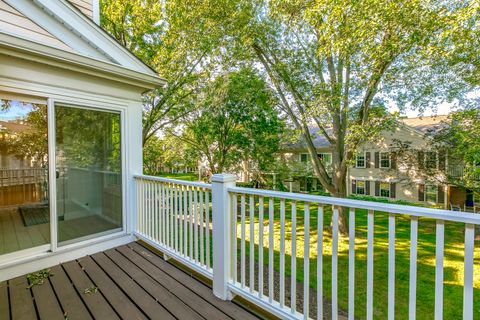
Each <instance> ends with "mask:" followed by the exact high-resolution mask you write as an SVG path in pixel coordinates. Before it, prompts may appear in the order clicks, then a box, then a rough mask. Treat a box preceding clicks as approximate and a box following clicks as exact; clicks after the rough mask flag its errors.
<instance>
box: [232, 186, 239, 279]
mask: <svg viewBox="0 0 480 320" xmlns="http://www.w3.org/2000/svg"><path fill="white" fill-rule="evenodd" d="M232 197H233V198H232V201H233V205H232V211H233V217H232V251H233V252H232V260H233V263H232V278H233V282H234V283H236V282H238V275H237V267H238V252H237V250H238V249H237V219H238V217H237V216H238V198H237V194H236V193H234V194H233V195H232Z"/></svg>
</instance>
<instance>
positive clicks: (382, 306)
mask: <svg viewBox="0 0 480 320" xmlns="http://www.w3.org/2000/svg"><path fill="white" fill-rule="evenodd" d="M290 209H291V207H290V206H289V203H288V202H287V204H286V214H285V237H284V240H285V254H286V259H285V261H286V264H285V267H286V273H287V275H290V274H291V270H290V265H291V263H290V261H291V255H290V254H291V252H292V246H293V245H294V243H295V247H296V255H295V256H296V259H297V274H296V278H297V280H298V281H302V280H303V258H304V256H305V252H304V219H303V206H302V205H300V204H297V228H296V236H295V241H292V232H291V229H292V223H291V211H290ZM264 212H265V213H264V223H263V248H264V263H265V264H268V248H269V221H268V207H267V205H266V207H265V210H264ZM238 213H240V208H239V210H238ZM255 213H256V215H255V218H254V224H253V226H254V241H253V242H254V243H255V247H256V248H255V259H257V260H258V245H259V244H260V239H259V228H260V225H259V222H258V206H257V207H256V209H255ZM274 213H275V216H274V227H273V234H274V244H273V248H274V250H275V265H274V266H275V269H276V270H279V251H280V238H281V237H280V214H279V204H278V203H275V210H274ZM317 219H318V217H317V208H311V210H310V230H309V231H310V245H309V248H310V249H309V258H310V285H311V287H314V288H315V287H316V274H315V272H313V271H314V270H316V265H317V243H318V241H317V240H318V235H317ZM330 219H331V209H330V208H327V207H325V209H324V229H323V262H324V288H323V291H324V295H325V296H326V297H328V296H329V294H330V290H331V255H332V238H331V231H330ZM240 222H241V217H240V214H239V215H238V219H237V230H236V233H237V237H238V239H241V225H240ZM418 230H419V232H418V260H417V316H418V318H419V319H429V318H432V317H433V310H434V301H435V264H436V262H435V248H436V243H435V239H436V234H435V232H436V231H435V230H436V225H435V221H434V220H431V219H420V220H419V229H418ZM355 231H356V239H355V281H356V283H355V290H356V298H355V305H356V316H358V317H361V318H362V317H364V316H365V306H366V265H367V264H366V259H367V214H366V211H364V210H357V211H356V230H355ZM374 238H375V241H374V309H375V315H374V316H375V318H378V319H383V318H385V317H386V316H387V310H386V309H387V303H386V301H387V290H388V282H387V281H388V272H387V270H388V214H386V213H384V212H376V213H375V233H374ZM245 239H246V241H247V243H248V242H249V241H250V219H249V212H248V205H247V208H246V214H245ZM463 242H464V225H462V224H457V223H448V222H447V223H445V257H444V317H445V319H460V318H461V314H462V312H461V311H462V303H463V279H464V268H463V264H464V260H463V259H464V244H463ZM477 243H478V242H477ZM248 248H249V247H248ZM338 251H339V257H338V282H339V301H340V307H341V308H342V309H343V310H346V309H347V306H348V300H347V296H348V294H347V292H348V238H342V237H341V238H340V240H339V244H338ZM246 255H247V256H248V255H249V250H248V249H247V250H246ZM395 256H396V272H395V277H396V318H399V319H402V318H406V317H407V316H408V312H406V311H407V310H408V292H409V268H410V219H409V217H406V216H397V218H396V240H395ZM474 262H475V263H474V288H475V292H474V297H475V298H476V297H477V296H478V293H479V291H478V290H479V289H480V263H479V262H480V245H477V246H476V248H475V252H474ZM474 304H475V309H474V314H475V317H480V301H479V299H475V301H474Z"/></svg>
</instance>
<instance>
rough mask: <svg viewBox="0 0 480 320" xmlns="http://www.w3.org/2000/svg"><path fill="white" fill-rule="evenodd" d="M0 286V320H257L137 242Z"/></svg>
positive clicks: (6, 282)
mask: <svg viewBox="0 0 480 320" xmlns="http://www.w3.org/2000/svg"><path fill="white" fill-rule="evenodd" d="M28 286H29V281H28V280H27V276H21V277H18V278H14V279H11V280H8V281H4V282H0V319H25V320H31V319H45V320H47V319H48V320H55V319H61V320H65V319H68V320H75V319H79V320H85V319H102V320H103V319H109V320H110V319H129V320H130V319H132V320H134V319H239V320H240V319H241V320H249V319H258V318H257V317H256V316H254V315H253V314H251V313H250V312H248V311H246V310H245V309H244V308H242V307H241V306H239V305H237V304H235V303H234V302H227V301H222V300H220V299H218V298H216V297H215V296H214V295H213V293H212V290H211V289H210V288H209V287H208V286H206V285H205V284H204V283H202V282H200V281H198V280H196V279H194V278H193V277H192V276H191V275H190V274H187V273H185V272H184V271H182V270H181V269H179V268H177V267H176V266H174V265H173V264H171V263H168V262H166V261H164V260H163V259H162V258H160V257H159V256H158V255H156V254H155V253H153V252H151V251H149V250H148V249H146V248H145V247H143V246H141V245H140V244H138V243H130V244H128V245H125V246H121V247H118V248H115V249H111V250H108V251H105V252H101V253H97V254H94V255H91V256H87V257H84V258H81V259H78V260H75V261H69V262H66V263H63V264H61V265H57V266H55V267H53V268H51V269H50V277H48V278H47V279H46V281H45V282H44V283H43V284H41V285H35V286H32V287H31V288H27V287H28Z"/></svg>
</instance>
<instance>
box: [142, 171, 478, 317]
mask: <svg viewBox="0 0 480 320" xmlns="http://www.w3.org/2000/svg"><path fill="white" fill-rule="evenodd" d="M136 183H137V210H138V220H137V228H136V230H137V231H136V234H137V236H138V237H139V238H140V239H143V240H145V241H147V242H148V243H149V244H151V245H153V246H155V247H157V248H158V249H160V250H161V251H163V252H164V253H165V254H166V255H167V256H171V257H174V258H176V259H178V260H179V261H180V262H183V263H184V264H186V265H187V266H189V267H190V268H193V269H194V270H196V271H198V272H200V273H202V274H203V275H205V276H206V277H208V278H210V279H212V280H213V291H214V293H215V295H216V296H218V297H220V298H222V299H230V298H232V296H233V295H239V296H241V297H243V298H245V299H247V300H249V301H250V302H252V303H254V304H256V305H257V306H259V307H261V308H263V309H265V310H267V311H269V312H271V313H273V314H275V315H276V316H279V317H280V318H284V319H308V318H317V319H323V318H324V315H325V314H326V312H327V310H324V309H325V308H324V306H325V305H326V304H325V302H326V301H327V300H328V306H329V310H328V314H331V317H332V319H337V318H338V314H339V312H340V309H339V291H340V287H339V281H344V280H345V279H343V278H340V279H339V274H342V275H343V274H346V275H348V282H347V284H348V290H347V296H348V298H347V300H348V304H347V306H346V307H344V310H343V311H344V312H345V313H347V314H348V318H349V319H354V318H355V316H356V311H358V306H357V304H356V303H355V301H356V300H355V299H356V296H357V295H358V294H359V292H357V291H356V284H357V282H356V281H357V279H356V278H355V277H356V275H357V274H358V273H356V266H357V265H358V260H356V250H363V249H362V248H361V246H360V244H359V241H357V242H356V240H358V239H356V237H357V236H358V235H357V233H358V232H359V227H356V222H357V221H359V220H358V219H359V215H360V214H362V215H363V214H365V215H366V230H365V233H366V244H365V245H366V249H365V251H366V282H365V288H362V290H361V291H362V293H361V294H363V291H365V296H366V302H365V306H364V307H365V310H360V311H361V312H362V314H365V316H366V318H367V319H373V317H374V294H375V293H376V290H377V288H376V287H375V286H374V261H375V256H374V254H375V252H374V248H375V241H376V240H377V239H376V238H375V219H379V217H380V216H381V215H382V216H385V217H386V219H387V222H388V227H387V228H386V230H381V231H379V232H385V233H387V236H386V237H387V238H388V246H387V249H386V250H387V251H388V253H387V254H388V259H387V261H388V263H387V270H384V271H385V272H387V283H388V285H387V291H388V292H387V297H388V299H387V300H388V302H387V301H385V302H383V301H382V302H381V303H385V304H387V306H386V308H387V314H388V319H394V317H395V310H396V301H397V299H399V296H398V294H397V293H396V284H397V285H398V280H399V279H397V274H396V267H398V265H397V264H396V259H398V257H397V256H396V253H395V251H396V244H397V240H398V239H397V238H396V227H397V226H398V225H399V223H400V220H401V221H402V223H403V221H404V220H405V219H408V224H407V227H408V228H409V242H408V243H409V247H408V248H407V250H408V251H407V252H408V261H409V262H408V264H409V266H408V267H409V268H408V280H406V279H405V280H404V281H408V310H400V311H401V312H402V314H403V315H405V314H406V313H408V318H409V319H415V317H416V314H417V287H418V283H417V267H418V266H417V262H418V254H419V251H418V246H419V220H420V219H425V220H428V221H431V222H432V225H433V226H434V227H435V248H434V259H435V267H434V268H435V272H434V273H435V276H434V278H435V279H434V280H433V279H432V281H434V283H435V285H434V295H435V298H434V300H435V301H434V306H433V310H431V311H432V314H434V316H435V319H442V318H443V316H444V258H445V225H446V223H455V224H460V225H462V228H461V229H460V230H462V232H463V245H464V251H463V306H462V310H461V311H460V310H459V313H463V318H464V319H473V312H474V309H473V292H474V291H473V290H474V283H473V282H474V278H473V274H474V272H473V270H474V269H473V268H474V240H475V226H476V225H479V224H480V216H478V215H475V214H469V213H462V212H452V211H446V210H436V209H428V208H421V207H412V206H402V205H393V204H385V203H376V202H367V201H359V200H350V199H339V198H333V197H321V196H309V195H303V194H295V193H285V192H276V191H268V190H258V189H248V188H239V187H236V186H235V177H234V176H232V175H214V176H213V179H212V185H208V184H203V183H191V182H184V181H175V180H169V179H162V178H155V177H148V176H137V177H136ZM210 192H211V195H210ZM210 199H212V203H210ZM330 208H331V211H330ZM342 208H343V209H342ZM342 210H343V212H345V213H346V216H347V217H348V239H347V240H346V241H348V258H347V260H348V262H347V263H346V266H345V268H347V269H348V271H347V270H343V269H340V267H339V258H340V253H339V243H340V234H339V228H340V226H341V225H340V215H341V212H342ZM330 212H331V213H330ZM380 214H381V215H380ZM327 215H328V217H327ZM330 215H331V219H330ZM327 218H328V219H327ZM210 219H211V220H210ZM210 221H211V222H210ZM325 221H331V231H330V230H329V227H330V225H326V224H327V223H328V222H327V223H326V222H325ZM422 221H423V220H422ZM211 226H213V228H211ZM402 228H403V227H402ZM192 229H193V230H192ZM327 229H328V230H327ZM328 232H331V237H329V238H328V239H325V237H324V234H326V233H328ZM377 237H378V233H377ZM210 240H212V241H211V242H210ZM327 240H328V241H327ZM377 241H378V240H377ZM342 243H343V242H342ZM315 244H316V245H315ZM210 249H211V250H212V251H211V252H212V253H211V255H210ZM397 249H398V248H397ZM327 250H328V255H326V251H327ZM328 256H330V257H329V268H328V270H329V271H330V272H331V274H329V283H328V287H329V292H328V297H324V292H325V291H326V289H325V288H327V286H326V285H327V283H326V282H325V281H324V277H325V271H326V270H325V268H324V264H325V261H326V260H325V259H326V258H327V259H328ZM211 258H212V260H210V259H211ZM402 263H403V262H402ZM356 264H357V265H356ZM399 267H403V265H399ZM339 271H341V273H340V272H339ZM299 275H300V276H299ZM297 277H298V278H301V279H302V281H301V282H300V283H298V281H297V280H298V279H297ZM288 278H289V279H288ZM400 280H402V279H400ZM402 281H403V280H402ZM287 289H288V290H287ZM312 301H315V304H314V306H315V308H314V309H315V310H314V312H313V310H311V306H312V303H311V302H312ZM397 309H398V307H397ZM397 312H398V310H397Z"/></svg>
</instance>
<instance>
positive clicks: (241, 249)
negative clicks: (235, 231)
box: [240, 194, 245, 288]
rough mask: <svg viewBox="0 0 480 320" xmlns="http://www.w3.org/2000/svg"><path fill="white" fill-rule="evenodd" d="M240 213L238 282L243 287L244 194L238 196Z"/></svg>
mask: <svg viewBox="0 0 480 320" xmlns="http://www.w3.org/2000/svg"><path fill="white" fill-rule="evenodd" d="M240 214H241V218H240V219H241V231H240V232H241V233H240V240H241V248H240V283H241V285H242V288H244V287H245V195H243V194H242V195H241V197H240Z"/></svg>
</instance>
